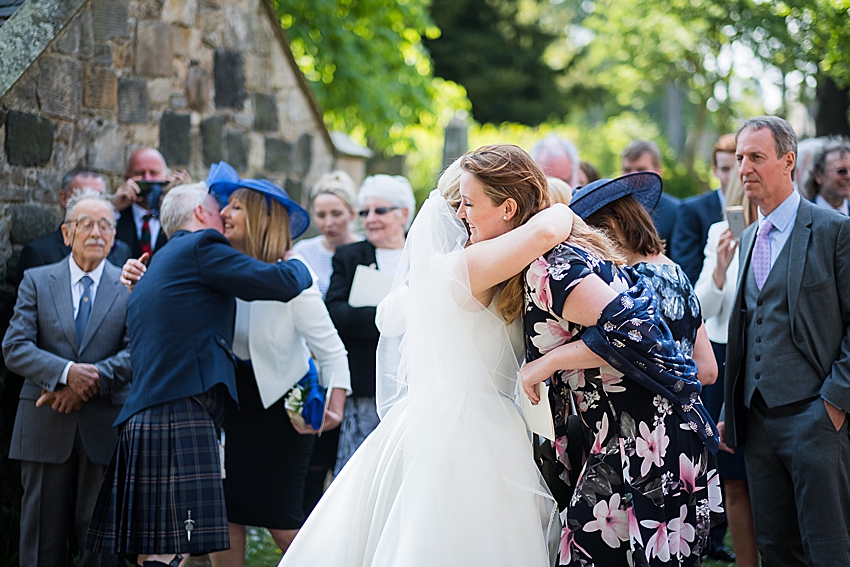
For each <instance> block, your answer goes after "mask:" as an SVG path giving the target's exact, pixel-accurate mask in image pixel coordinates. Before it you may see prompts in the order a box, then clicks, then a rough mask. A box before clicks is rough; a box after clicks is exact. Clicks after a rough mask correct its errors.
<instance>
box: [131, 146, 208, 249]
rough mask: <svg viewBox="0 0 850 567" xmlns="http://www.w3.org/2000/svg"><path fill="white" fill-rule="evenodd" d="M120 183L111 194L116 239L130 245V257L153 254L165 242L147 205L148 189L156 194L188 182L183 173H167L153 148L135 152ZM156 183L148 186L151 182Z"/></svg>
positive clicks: (154, 211) (155, 212)
mask: <svg viewBox="0 0 850 567" xmlns="http://www.w3.org/2000/svg"><path fill="white" fill-rule="evenodd" d="M124 180H125V181H124V184H123V185H121V187H119V188H118V189H117V190H116V191H115V208H116V209H118V219H117V221H116V237H117V238H118V240H121V241H123V242H126V243H127V245H129V246H130V249H131V251H132V254H133V256H132V257H133V258H138V257H140V256H141V255H142V254H144V253H147V254H148V255H149V256H150V255H153V254H154V253H155V252H156V251H157V250H159V249H160V248H162V247H163V246H165V243H166V242H167V241H168V238H167V237H166V235H165V233H164V232H163V231H162V227H161V225H160V222H159V214H158V207H157V206H154V207H152V206H151V203H150V199H149V197H150V194H151V190H154V191H156V189H157V187H158V188H159V192H160V194H161V192H162V191H163V189H164V188H165V187H166V186H167V185H169V184H174V183H175V182H178V183H189V182H191V179H190V178H189V174H188V173H186V172H185V171H180V172H176V173H171V172H169V170H168V166H167V165H166V163H165V158H164V157H162V154H161V153H159V151H157V150H155V149H154V148H142V149H140V150H136V151H135V152H133V154H132V155H131V156H130V159H129V160H128V161H127V168H126V169H125V170H124ZM157 181H158V182H160V183H152V182H157Z"/></svg>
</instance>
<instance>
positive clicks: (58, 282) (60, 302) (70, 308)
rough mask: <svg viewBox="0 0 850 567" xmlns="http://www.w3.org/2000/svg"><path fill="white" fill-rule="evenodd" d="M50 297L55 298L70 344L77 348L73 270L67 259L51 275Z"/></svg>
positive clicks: (60, 322) (55, 306) (61, 322)
mask: <svg viewBox="0 0 850 567" xmlns="http://www.w3.org/2000/svg"><path fill="white" fill-rule="evenodd" d="M49 277H50V279H51V281H50V295H51V296H52V297H53V307H54V308H55V309H56V315H57V316H58V317H59V324H60V326H61V327H62V330H63V331H64V332H65V338H66V339H67V340H68V344H69V345H71V346H73V347H74V348H75V349H76V348H77V346H78V345H77V328H76V327H75V326H74V304H73V302H72V301H71V268H70V267H69V266H68V261H67V258H66V260H65V261H62V262H60V263H59V264H57V266H56V269H55V270H52V271H51V272H50V275H49Z"/></svg>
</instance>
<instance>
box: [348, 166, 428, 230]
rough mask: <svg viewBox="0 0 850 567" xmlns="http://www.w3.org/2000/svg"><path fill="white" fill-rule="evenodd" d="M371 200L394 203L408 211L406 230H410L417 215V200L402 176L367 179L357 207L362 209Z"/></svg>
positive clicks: (361, 190)
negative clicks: (415, 214) (414, 216)
mask: <svg viewBox="0 0 850 567" xmlns="http://www.w3.org/2000/svg"><path fill="white" fill-rule="evenodd" d="M369 199H383V200H384V201H389V202H390V203H392V205H393V206H394V207H398V208H400V209H407V224H406V225H405V227H404V228H405V229H408V228H410V223H412V222H413V215H414V213H416V198H415V197H414V196H413V188H412V187H411V186H410V181H408V180H407V179H406V178H404V177H403V176H401V175H385V174H383V173H380V174H378V175H372V176H371V177H367V178H366V179H364V180H363V185H361V186H360V192H359V193H357V205H358V206H360V207H362V206H363V205H364V204H365V203H366V201H368V200H369ZM396 214H398V215H399V216H400V214H401V213H399V212H398V211H396Z"/></svg>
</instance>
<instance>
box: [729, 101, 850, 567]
mask: <svg viewBox="0 0 850 567" xmlns="http://www.w3.org/2000/svg"><path fill="white" fill-rule="evenodd" d="M796 149H797V137H796V135H795V134H794V131H793V129H792V128H791V127H790V125H789V124H788V123H787V122H785V121H784V120H782V119H779V118H775V117H761V118H755V119H752V120H748V121H746V122H745V123H744V125H743V126H742V127H741V129H739V130H738V137H737V149H736V157H737V159H738V163H739V164H740V171H739V175H740V178H741V182H742V183H743V184H744V189H745V191H746V194H747V197H748V198H749V199H750V200H751V201H753V202H755V203H756V204H757V205H758V207H759V222H757V223H753V224H752V225H751V226H750V227H749V228H748V229H747V230H745V231H744V233H743V235H742V236H741V253H740V255H739V257H740V269H739V272H738V273H739V276H738V288H737V292H736V296H735V304H734V306H733V308H732V314H731V318H730V321H729V345H728V350H727V362H726V412H725V427H724V429H725V439H726V443H727V444H728V445H729V446H731V447H736V446H742V445H746V449H747V450H746V454H745V459H746V463H747V479H748V481H749V486H750V495H751V499H752V502H753V516H754V519H755V526H756V539H757V541H758V547H759V551H760V552H761V554H762V558H763V561H764V565H766V566H767V565H769V566H771V567H773V566H777V565H789V566H790V565H795V566H797V565H801V566H802V565H810V566H815V567H819V566H824V565H836V566H838V565H843V566H847V565H850V535H848V530H850V474H849V473H850V430H848V427H850V425H848V420H847V413H846V411H847V410H848V409H850V333H848V329H850V219H848V218H847V217H845V216H843V215H841V214H839V213H837V212H835V211H829V210H825V209H822V208H819V207H816V206H815V205H813V204H811V203H809V202H808V201H806V200H804V199H801V198H800V195H799V193H797V192H796V191H795V190H794V186H793V183H792V171H793V170H794V163H795V160H796Z"/></svg>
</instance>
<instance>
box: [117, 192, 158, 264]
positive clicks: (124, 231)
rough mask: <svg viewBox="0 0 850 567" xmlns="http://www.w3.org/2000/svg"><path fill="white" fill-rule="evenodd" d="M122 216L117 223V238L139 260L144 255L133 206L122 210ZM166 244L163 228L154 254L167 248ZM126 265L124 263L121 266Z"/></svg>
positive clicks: (155, 244) (154, 248)
mask: <svg viewBox="0 0 850 567" xmlns="http://www.w3.org/2000/svg"><path fill="white" fill-rule="evenodd" d="M120 212H121V216H120V217H119V218H118V222H116V223H115V238H117V239H118V240H120V241H122V242H126V243H127V245H128V246H129V247H130V252H131V253H132V254H133V256H132V257H133V258H138V257H139V256H141V255H142V243H141V242H139V237H138V235H137V234H136V220H135V219H134V218H133V205H130V206H129V207H127V208H126V209H122V210H121V211H120ZM166 242H168V237H167V236H165V231H164V230H162V228H160V229H159V235H158V236H157V237H156V243H154V247H153V251H154V253H156V252H159V251H160V249H162V247H163V246H165V244H166ZM121 265H122V266H123V265H124V264H123V263H122V264H121Z"/></svg>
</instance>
